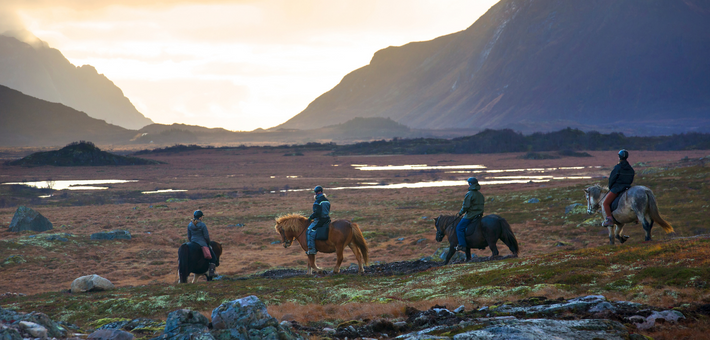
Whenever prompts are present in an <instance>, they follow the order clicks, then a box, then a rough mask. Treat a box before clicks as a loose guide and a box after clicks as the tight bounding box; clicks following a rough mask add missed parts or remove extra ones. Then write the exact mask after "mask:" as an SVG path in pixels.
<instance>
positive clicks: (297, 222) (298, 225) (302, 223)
mask: <svg viewBox="0 0 710 340" xmlns="http://www.w3.org/2000/svg"><path fill="white" fill-rule="evenodd" d="M306 226H308V219H306V218H305V217H303V216H301V215H298V214H289V215H285V216H281V217H278V218H276V226H274V229H276V232H278V233H279V234H280V235H281V243H283V245H284V248H288V247H290V246H291V244H292V243H293V240H294V239H295V238H296V237H298V236H300V234H299V231H301V233H302V230H305V228H306Z"/></svg>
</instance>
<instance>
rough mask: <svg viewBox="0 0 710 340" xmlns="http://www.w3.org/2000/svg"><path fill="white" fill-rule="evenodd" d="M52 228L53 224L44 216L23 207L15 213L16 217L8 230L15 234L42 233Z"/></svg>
mask: <svg viewBox="0 0 710 340" xmlns="http://www.w3.org/2000/svg"><path fill="white" fill-rule="evenodd" d="M52 228H53V227H52V222H49V220H48V219H47V218H46V217H44V216H42V214H40V213H38V212H36V211H34V210H33V209H31V208H28V207H25V206H22V205H21V206H20V207H18V208H17V210H16V211H15V216H13V217H12V221H11V222H10V229H8V230H9V231H14V232H18V231H24V230H31V231H38V232H42V231H47V230H52Z"/></svg>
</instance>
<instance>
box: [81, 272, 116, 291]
mask: <svg viewBox="0 0 710 340" xmlns="http://www.w3.org/2000/svg"><path fill="white" fill-rule="evenodd" d="M114 288H116V287H115V286H114V285H113V283H111V281H109V280H107V279H105V278H103V277H101V276H98V275H96V274H91V275H86V276H82V277H80V278H77V279H75V280H74V282H72V283H71V292H72V293H85V292H99V291H104V290H111V289H114Z"/></svg>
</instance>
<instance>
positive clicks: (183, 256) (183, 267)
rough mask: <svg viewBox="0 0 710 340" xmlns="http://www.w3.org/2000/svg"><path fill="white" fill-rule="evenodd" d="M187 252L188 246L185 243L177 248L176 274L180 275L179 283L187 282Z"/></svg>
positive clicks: (188, 272)
mask: <svg viewBox="0 0 710 340" xmlns="http://www.w3.org/2000/svg"><path fill="white" fill-rule="evenodd" d="M189 254H190V247H189V246H188V245H187V244H183V245H181V246H180V248H178V275H179V276H180V283H187V277H188V275H190V269H189V268H190V267H189Z"/></svg>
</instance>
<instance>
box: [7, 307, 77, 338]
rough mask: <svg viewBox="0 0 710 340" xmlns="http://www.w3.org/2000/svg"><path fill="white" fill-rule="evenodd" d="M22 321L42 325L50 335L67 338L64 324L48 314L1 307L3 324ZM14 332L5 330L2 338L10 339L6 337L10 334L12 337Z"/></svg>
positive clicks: (37, 329) (30, 324) (47, 334)
mask: <svg viewBox="0 0 710 340" xmlns="http://www.w3.org/2000/svg"><path fill="white" fill-rule="evenodd" d="M20 321H24V322H27V323H29V325H25V327H28V326H32V325H35V324H36V325H39V326H41V327H42V328H44V330H45V331H44V333H45V334H46V336H48V337H52V338H66V337H67V331H66V329H64V328H63V327H62V326H60V325H59V324H57V323H56V322H54V321H52V319H50V318H49V316H47V314H44V313H40V312H32V313H21V312H15V311H13V310H10V309H3V308H0V325H2V324H3V322H5V323H14V324H17V325H19V322H20ZM0 328H1V327H0ZM34 329H35V330H36V331H41V330H40V329H39V328H37V327H35V328H34ZM23 330H24V329H23ZM16 331H17V330H16ZM13 334H14V333H12V332H10V331H8V332H5V333H4V335H0V340H8V339H9V338H5V337H8V336H10V337H12V336H13ZM38 334H39V333H38Z"/></svg>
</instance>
